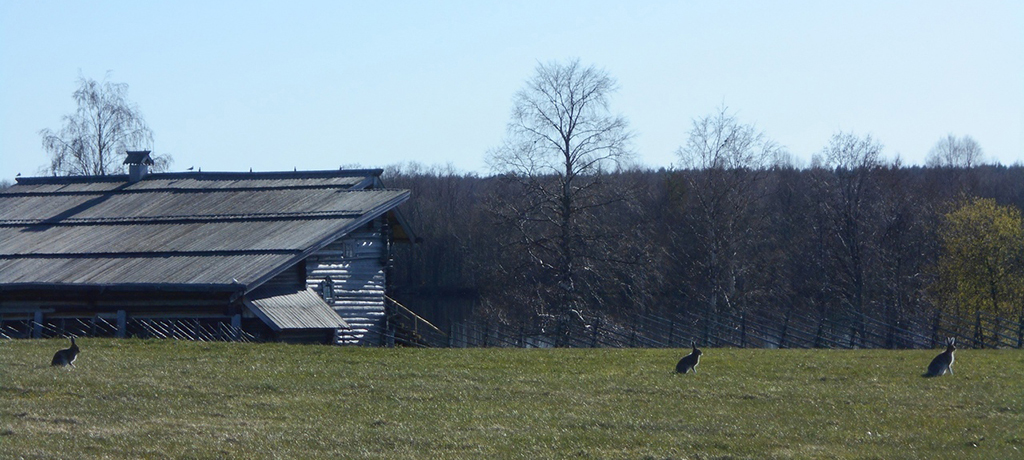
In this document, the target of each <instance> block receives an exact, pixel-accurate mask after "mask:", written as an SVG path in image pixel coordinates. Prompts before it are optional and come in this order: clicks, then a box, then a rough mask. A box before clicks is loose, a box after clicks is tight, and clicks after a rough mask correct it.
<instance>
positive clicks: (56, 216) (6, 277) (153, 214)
mask: <svg viewBox="0 0 1024 460" xmlns="http://www.w3.org/2000/svg"><path fill="white" fill-rule="evenodd" d="M380 173H381V171H380V170H354V171H313V172H287V173H163V174H150V175H146V176H144V177H143V178H141V179H140V180H138V181H135V182H130V181H128V177H127V176H101V177H71V178H18V184H17V185H15V186H13V187H10V188H8V189H6V190H3V191H0V315H3V317H6V318H11V317H16V316H18V315H36V316H37V317H38V315H39V314H40V313H41V314H43V315H46V316H50V317H56V316H61V315H63V316H77V317H81V316H83V315H86V316H88V315H106V314H110V312H111V311H122V312H127V313H126V314H128V315H136V316H139V315H144V316H145V315H148V316H152V317H159V316H160V315H164V316H169V315H171V312H172V311H173V315H177V316H190V315H196V316H202V315H205V316H214V317H215V316H224V317H231V318H234V322H235V323H238V322H239V320H238V316H239V315H242V316H244V317H247V318H258V319H259V320H260V322H262V326H263V327H265V328H266V329H267V330H268V331H269V332H270V333H271V334H272V335H274V334H277V333H280V332H281V331H284V330H298V329H324V328H330V327H333V326H338V328H343V327H344V326H345V325H347V324H346V323H345V321H344V319H342V316H340V315H345V314H347V313H346V308H348V307H349V306H352V307H354V308H357V309H360V308H363V307H364V304H365V302H363V300H358V301H354V302H353V303H352V304H351V305H349V304H346V302H345V301H344V300H343V299H362V298H363V296H364V294H365V293H364V292H361V291H365V290H366V289H364V288H365V287H366V286H367V285H364V286H360V287H359V288H358V289H356V290H357V291H360V292H358V293H353V294H349V293H346V292H345V289H348V287H349V286H355V285H356V284H357V283H358V281H357V279H358V278H359V277H360V276H363V275H361V273H364V272H367V273H368V272H374V273H377V274H378V275H380V277H378V278H377V279H376V280H375V281H374V283H375V284H372V287H373V289H372V291H373V295H375V296H378V297H379V302H377V303H379V304H381V305H383V294H384V289H385V287H386V280H385V279H384V278H383V273H384V266H385V264H386V263H387V262H388V252H387V247H388V245H389V244H390V243H391V241H393V239H394V235H395V234H396V233H397V234H399V235H402V236H405V235H409V231H408V229H407V228H401V225H402V224H401V222H400V218H399V217H400V216H398V211H397V210H396V209H395V208H396V207H397V206H398V205H400V204H401V203H403V202H405V201H406V200H408V198H409V192H408V191H407V190H390V189H386V188H383V186H382V184H381V181H380V177H379V176H380ZM396 230H398V231H396ZM363 246H365V247H372V248H373V249H374V250H375V251H377V252H375V254H374V255H373V256H372V257H369V258H367V257H363V256H364V255H365V248H364V247H363ZM357 247H358V248H359V249H358V251H357V250H356V248H357ZM338 248H341V249H340V250H341V251H342V253H340V256H341V257H340V258H339V254H338V252H337V251H338ZM346 250H349V251H350V252H352V255H354V253H355V252H358V253H359V254H360V256H359V257H354V258H350V259H346V258H345V257H344V256H345V255H346V253H345V252H344V251H346ZM321 261H329V262H330V263H329V264H328V265H331V264H333V265H339V264H341V265H344V264H348V266H349V267H359V269H358V270H354V271H353V270H349V272H350V273H353V275H352V276H349V277H346V276H341V275H339V276H337V277H336V278H337V280H338V283H337V286H336V287H335V289H334V292H333V293H330V294H334V293H337V294H335V297H332V298H331V299H330V300H329V301H328V302H326V303H325V302H323V301H321V305H316V303H315V302H312V301H311V300H310V297H309V295H310V294H309V293H310V292H315V293H317V294H322V293H323V290H322V288H321V286H320V285H321V284H322V278H321V277H320V276H321V275H320V271H319V270H321V269H320V268H318V267H319V266H318V264H319V263H320V262H321ZM371 265H373V266H375V267H373V266H371ZM326 270H328V272H330V270H333V268H327V269H326ZM325 273H326V272H325ZM331 273H333V272H331ZM307 274H308V275H309V276H310V277H309V278H308V279H307ZM378 275H374V276H378ZM324 276H327V275H324ZM332 279H333V278H332ZM282 286H285V287H284V289H285V291H288V290H290V292H285V293H284V294H282V292H284V291H281V288H282ZM307 288H310V289H312V291H307ZM261 289H262V290H261ZM267 292H274V293H275V294H274V295H270V296H269V297H268V296H267ZM290 303H291V304H294V305H295V308H296V310H295V311H293V312H289V311H288V305H289V304H290ZM375 304H376V303H375ZM328 305H329V306H330V307H331V308H332V309H334V310H335V311H337V312H339V316H338V318H336V319H335V318H332V317H330V316H329V315H326V316H325V312H326V311H328V310H329V309H327V308H326V307H327V306H328ZM190 310H191V311H190ZM375 315H376V316H378V317H381V316H383V309H381V311H380V313H375ZM350 316H358V315H350ZM363 316H366V315H363ZM371 316H373V315H371ZM303 318H306V319H303ZM284 319H287V320H284ZM296 321H297V322H296ZM303 321H308V322H309V324H308V325H309V326H311V327H310V328H304V327H303V323H302V322H303ZM314 326H315V327H314ZM364 326H366V327H363V329H364V330H365V331H364V334H362V335H358V334H355V335H353V334H348V335H347V337H358V339H349V340H348V342H349V343H366V340H367V339H368V338H369V337H368V336H367V334H366V333H365V332H369V331H370V329H372V327H369V326H372V324H371V325H364ZM335 335H336V336H337V335H338V334H335Z"/></svg>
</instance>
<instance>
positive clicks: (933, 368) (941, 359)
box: [924, 337, 956, 377]
mask: <svg viewBox="0 0 1024 460" xmlns="http://www.w3.org/2000/svg"><path fill="white" fill-rule="evenodd" d="M954 351H956V338H954V337H950V338H948V339H946V351H944V352H942V353H939V356H936V357H935V359H933V360H932V362H931V364H929V365H928V372H925V373H924V377H938V376H940V375H945V374H946V372H949V375H953V352H954Z"/></svg>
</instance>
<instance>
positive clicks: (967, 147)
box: [925, 134, 984, 168]
mask: <svg viewBox="0 0 1024 460" xmlns="http://www.w3.org/2000/svg"><path fill="white" fill-rule="evenodd" d="M983 161H984V152H983V151H982V150H981V144H978V141H976V140H974V138H972V137H971V136H963V137H960V138H957V137H956V136H954V135H952V134H948V135H946V137H944V138H942V139H940V140H939V142H937V143H936V144H935V147H932V150H931V152H929V153H928V158H927V159H926V160H925V163H926V164H927V165H928V166H931V167H946V168H973V167H975V166H979V165H980V164H981V163H982V162H983Z"/></svg>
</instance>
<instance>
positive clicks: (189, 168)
mask: <svg viewBox="0 0 1024 460" xmlns="http://www.w3.org/2000/svg"><path fill="white" fill-rule="evenodd" d="M192 168H195V166H189V167H188V169H186V171H191V170H192Z"/></svg>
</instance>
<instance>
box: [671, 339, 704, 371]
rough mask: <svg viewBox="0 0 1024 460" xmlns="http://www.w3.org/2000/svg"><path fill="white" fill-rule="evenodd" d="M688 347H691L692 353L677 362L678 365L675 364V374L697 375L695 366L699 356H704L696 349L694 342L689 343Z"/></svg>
mask: <svg viewBox="0 0 1024 460" xmlns="http://www.w3.org/2000/svg"><path fill="white" fill-rule="evenodd" d="M690 346H692V347H693V351H692V352H690V354H688V355H686V356H683V359H680V360H679V364H676V372H678V373H680V374H685V373H687V372H689V371H691V370H692V371H693V373H694V374H696V373H697V364H698V362H699V361H700V355H702V354H704V353H703V352H702V351H700V350H698V349H697V344H696V343H695V342H690Z"/></svg>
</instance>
